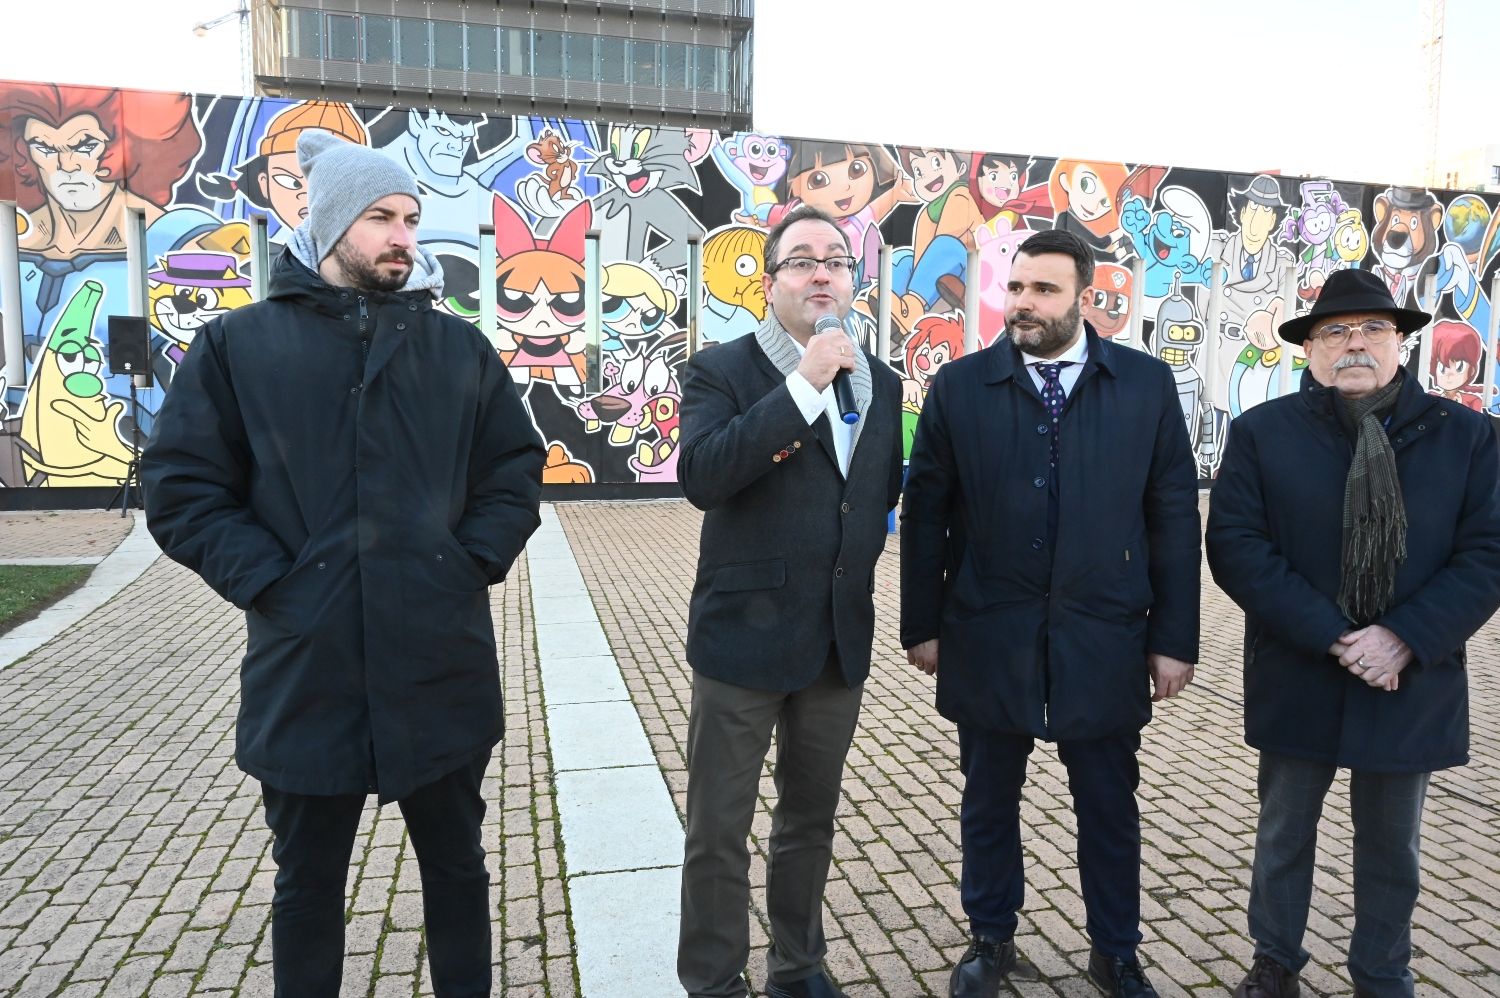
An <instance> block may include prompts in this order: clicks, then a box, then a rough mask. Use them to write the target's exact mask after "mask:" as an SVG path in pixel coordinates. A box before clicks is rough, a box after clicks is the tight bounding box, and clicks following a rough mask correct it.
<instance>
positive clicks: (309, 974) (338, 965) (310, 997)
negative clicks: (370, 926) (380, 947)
mask: <svg viewBox="0 0 1500 998" xmlns="http://www.w3.org/2000/svg"><path fill="white" fill-rule="evenodd" d="M488 763H489V753H488V752H486V753H484V754H483V755H481V756H480V757H479V758H477V759H475V760H474V761H472V762H470V763H467V764H465V765H463V766H461V767H460V768H458V769H456V770H454V771H453V772H451V773H449V774H448V775H447V776H443V777H441V778H439V779H437V780H434V781H433V782H431V783H428V784H425V785H423V786H421V787H418V788H417V789H416V790H414V791H413V792H412V793H411V794H410V795H409V796H407V797H404V798H402V799H401V800H399V801H397V804H398V806H399V807H400V808H401V816H402V817H403V818H405V819H406V830H407V832H408V834H410V835H411V843H412V847H413V848H414V849H415V850H416V853H417V866H418V868H419V870H420V871H421V875H422V915H423V921H424V922H425V923H426V927H427V959H428V963H429V964H430V965H431V968H432V986H433V990H434V991H435V992H436V993H437V995H438V998H489V994H490V980H491V970H490V912H489V886H490V878H489V873H488V871H486V870H485V868H484V847H483V846H482V845H481V844H480V840H479V825H480V821H481V820H482V819H483V818H484V798H483V797H482V796H481V794H480V789H479V787H480V780H481V779H482V778H483V776H484V768H485V766H486V765H487V764H488ZM261 794H262V797H263V799H264V801H265V807H266V824H267V825H269V826H270V828H271V834H272V836H273V837H274V839H275V841H274V843H273V844H272V847H271V855H272V857H273V858H274V859H275V860H276V891H275V895H274V897H273V898H272V901H271V961H272V966H273V976H274V977H275V981H276V996H277V998H324V996H327V998H336V996H337V995H338V993H339V984H340V981H341V979H342V977H343V971H344V911H345V907H346V906H345V900H344V883H345V881H346V879H347V878H348V874H349V856H350V853H351V852H352V851H353V848H354V833H355V831H356V829H357V828H358V826H359V815H360V812H361V811H362V810H363V809H364V806H365V796H366V795H365V794H339V795H335V796H327V797H324V796H309V795H306V794H292V793H286V792H284V791H281V790H277V789H276V788H275V787H271V786H267V785H265V784H262V785H261Z"/></svg>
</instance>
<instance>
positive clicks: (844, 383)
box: [813, 315, 859, 426]
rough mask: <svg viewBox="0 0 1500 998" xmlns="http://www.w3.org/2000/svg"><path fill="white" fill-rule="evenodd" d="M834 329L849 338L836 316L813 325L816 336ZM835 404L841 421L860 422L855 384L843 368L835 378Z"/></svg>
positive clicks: (823, 317)
mask: <svg viewBox="0 0 1500 998" xmlns="http://www.w3.org/2000/svg"><path fill="white" fill-rule="evenodd" d="M834 329H837V330H839V331H841V332H843V333H844V335H845V336H848V331H847V330H845V329H844V324H843V323H842V322H840V321H839V319H838V316H836V315H823V316H819V317H818V321H817V322H815V323H813V335H814V336H816V335H817V334H819V333H826V332H829V331H831V330H834ZM855 349H858V347H856V348H855ZM833 402H834V405H836V406H838V410H839V418H840V419H842V420H843V421H844V422H846V423H848V424H849V425H850V426H853V425H854V424H855V423H857V422H859V406H857V405H855V404H854V382H852V381H850V380H849V372H848V371H846V370H844V369H843V368H842V367H841V368H839V373H837V374H835V375H834V376H833Z"/></svg>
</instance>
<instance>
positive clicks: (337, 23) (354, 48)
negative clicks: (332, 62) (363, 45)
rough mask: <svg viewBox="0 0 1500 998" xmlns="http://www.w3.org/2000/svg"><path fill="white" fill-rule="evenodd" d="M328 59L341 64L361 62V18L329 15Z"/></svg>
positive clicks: (346, 15) (348, 15)
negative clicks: (335, 60)
mask: <svg viewBox="0 0 1500 998" xmlns="http://www.w3.org/2000/svg"><path fill="white" fill-rule="evenodd" d="M326 30H327V32H328V58H330V59H337V60H339V61H340V62H358V61H359V18H357V17H354V16H353V15H350V14H329V15H328V27H327V29H326Z"/></svg>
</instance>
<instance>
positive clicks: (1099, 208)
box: [1047, 159, 1141, 260]
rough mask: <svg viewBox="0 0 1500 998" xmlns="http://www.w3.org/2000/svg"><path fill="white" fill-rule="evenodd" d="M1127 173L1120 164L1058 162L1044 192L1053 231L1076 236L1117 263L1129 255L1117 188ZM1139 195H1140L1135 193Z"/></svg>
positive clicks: (1073, 160)
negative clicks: (1053, 215)
mask: <svg viewBox="0 0 1500 998" xmlns="http://www.w3.org/2000/svg"><path fill="white" fill-rule="evenodd" d="M1128 176H1129V174H1128V173H1127V172H1126V170H1125V166H1124V164H1122V163H1085V162H1084V161H1082V160H1078V159H1060V160H1058V161H1057V165H1056V166H1054V167H1053V168H1052V176H1051V177H1049V178H1048V180H1047V189H1048V192H1049V194H1050V195H1051V198H1052V207H1053V209H1054V210H1055V211H1056V212H1057V228H1059V229H1065V230H1067V231H1068V232H1071V233H1073V234H1074V235H1075V236H1078V237H1079V238H1080V239H1082V240H1083V241H1084V242H1085V243H1087V244H1089V245H1090V246H1092V247H1093V248H1094V249H1096V250H1104V251H1106V252H1108V253H1111V254H1113V255H1114V257H1115V259H1117V260H1124V259H1125V258H1126V257H1127V256H1129V255H1130V239H1129V238H1128V237H1127V236H1126V235H1125V232H1124V229H1122V228H1121V226H1120V206H1119V204H1118V203H1117V201H1118V199H1119V196H1120V188H1121V187H1124V186H1125V180H1126V178H1127V177H1128ZM1137 193H1141V192H1139V191H1138V192H1137Z"/></svg>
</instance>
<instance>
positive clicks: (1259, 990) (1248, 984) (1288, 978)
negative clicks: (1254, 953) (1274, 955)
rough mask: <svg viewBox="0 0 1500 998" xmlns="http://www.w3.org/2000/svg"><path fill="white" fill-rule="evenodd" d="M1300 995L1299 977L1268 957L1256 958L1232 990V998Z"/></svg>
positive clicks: (1292, 996) (1300, 982)
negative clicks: (1243, 977) (1248, 970)
mask: <svg viewBox="0 0 1500 998" xmlns="http://www.w3.org/2000/svg"><path fill="white" fill-rule="evenodd" d="M1355 993H1356V994H1357V993H1358V989H1356V992H1355ZM1301 994H1302V979H1301V977H1299V976H1298V975H1297V974H1296V973H1295V972H1293V971H1290V970H1288V969H1287V968H1285V967H1283V966H1282V965H1281V964H1279V963H1277V962H1276V961H1275V960H1272V959H1271V958H1270V957H1268V956H1258V957H1256V958H1255V963H1254V964H1252V965H1251V967H1250V973H1248V974H1246V975H1245V979H1244V980H1243V981H1241V982H1240V986H1239V987H1237V988H1235V989H1234V998H1299V996H1300V995H1301Z"/></svg>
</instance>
